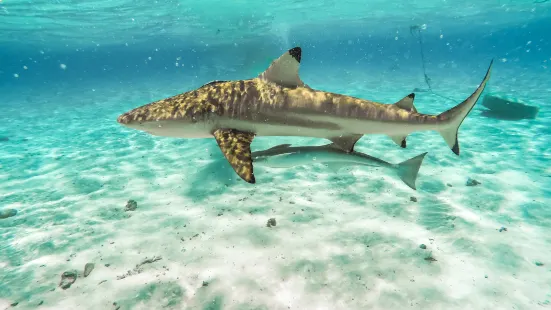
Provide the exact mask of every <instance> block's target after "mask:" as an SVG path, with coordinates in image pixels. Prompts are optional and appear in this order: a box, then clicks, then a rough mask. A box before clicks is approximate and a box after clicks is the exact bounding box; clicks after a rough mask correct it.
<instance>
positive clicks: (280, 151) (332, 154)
mask: <svg viewBox="0 0 551 310" xmlns="http://www.w3.org/2000/svg"><path fill="white" fill-rule="evenodd" d="M426 154H427V153H426V152H425V153H423V154H420V155H417V156H415V157H413V158H410V159H408V160H406V161H404V162H401V163H399V164H391V163H389V162H386V161H384V160H382V159H379V158H376V157H373V156H369V155H367V154H364V153H361V152H356V151H352V152H350V153H348V152H346V151H343V150H341V149H340V148H338V147H337V146H336V145H334V144H333V143H331V144H326V145H321V146H295V147H292V146H291V145H290V144H281V145H278V146H274V147H272V148H270V149H267V150H264V151H257V152H253V153H252V158H253V163H254V164H255V165H261V166H266V167H272V168H289V167H294V166H303V165H309V164H313V163H321V164H325V165H327V166H328V167H330V168H332V169H334V170H339V169H341V168H345V167H350V166H355V165H361V166H371V167H381V168H386V169H389V170H392V171H393V172H394V173H396V174H397V175H398V177H400V179H401V180H402V181H403V182H404V183H405V184H406V185H407V186H409V187H410V188H412V189H414V190H416V187H415V180H416V179H417V173H418V172H419V168H420V167H421V163H422V162H423V159H424V158H425V155H426Z"/></svg>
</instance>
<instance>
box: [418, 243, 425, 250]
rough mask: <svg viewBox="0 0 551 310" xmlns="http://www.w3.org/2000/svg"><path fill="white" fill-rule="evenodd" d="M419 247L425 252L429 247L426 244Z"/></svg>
mask: <svg viewBox="0 0 551 310" xmlns="http://www.w3.org/2000/svg"><path fill="white" fill-rule="evenodd" d="M419 247H420V248H421V249H423V250H425V249H426V248H427V246H426V245H424V244H421V245H420V246H419Z"/></svg>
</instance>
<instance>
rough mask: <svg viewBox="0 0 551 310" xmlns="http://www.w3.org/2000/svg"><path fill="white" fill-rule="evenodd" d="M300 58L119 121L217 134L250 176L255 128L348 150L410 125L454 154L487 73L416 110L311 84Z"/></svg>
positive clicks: (407, 103)
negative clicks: (447, 101) (465, 89)
mask: <svg viewBox="0 0 551 310" xmlns="http://www.w3.org/2000/svg"><path fill="white" fill-rule="evenodd" d="M301 58H302V50H301V48H300V47H294V48H292V49H290V50H288V51H287V52H285V53H284V54H283V55H281V56H280V57H279V58H278V59H276V60H274V61H273V62H272V63H271V64H270V66H269V67H268V68H267V69H266V70H265V71H264V72H262V73H261V74H260V75H258V76H257V77H255V78H251V79H248V80H234V81H212V82H209V83H207V84H205V85H203V86H201V87H199V88H197V89H195V90H190V91H187V92H185V93H181V94H178V95H175V96H172V97H169V98H165V99H161V100H158V101H155V102H152V103H149V104H146V105H144V106H141V107H138V108H136V109H133V110H131V111H129V112H127V113H124V114H122V115H120V116H119V117H118V119H117V121H118V122H119V123H120V124H122V125H124V126H126V127H130V128H133V129H137V130H142V131H146V132H148V133H150V134H152V135H155V136H164V137H175V138H212V137H214V138H215V139H216V142H217V143H218V146H219V147H220V149H221V151H222V153H223V154H224V156H225V157H226V159H227V160H228V162H229V163H230V165H231V166H232V167H233V169H234V171H235V172H236V173H237V174H238V175H239V176H240V177H241V178H242V179H243V180H245V181H246V182H249V183H255V178H254V172H253V162H252V158H251V147H250V144H251V143H252V141H253V138H254V137H255V136H303V137H314V138H326V139H329V140H330V141H332V142H333V143H334V144H335V145H336V146H337V147H339V148H341V149H342V150H344V151H346V152H351V151H353V148H354V145H355V144H356V142H357V141H358V140H359V139H360V138H361V137H362V136H363V135H365V134H386V135H388V136H390V137H391V138H392V140H393V141H394V142H396V143H398V144H399V145H401V146H402V147H405V146H406V143H405V138H406V137H407V135H409V134H410V133H412V132H415V131H426V130H434V131H437V132H439V133H440V134H441V135H442V137H443V138H444V140H445V141H446V143H447V144H448V146H449V147H450V148H451V149H452V151H453V152H454V153H455V154H457V155H459V143H458V139H457V133H458V129H459V126H460V125H461V123H462V122H463V120H464V119H465V117H466V116H467V114H469V112H470V111H471V109H472V108H473V106H474V105H475V103H476V102H477V100H478V98H479V97H480V95H481V93H482V91H483V90H484V88H485V86H486V83H487V82H488V80H489V78H490V71H491V67H492V63H493V60H492V62H491V63H490V67H489V68H488V71H487V72H486V76H485V77H484V79H483V81H482V83H481V84H480V85H479V86H478V88H477V89H476V90H475V92H474V93H473V94H472V95H470V96H469V97H468V98H467V99H465V100H464V101H463V102H461V103H460V104H458V105H456V106H455V107H453V108H451V109H449V110H447V111H445V112H443V113H441V114H439V115H429V114H421V113H418V112H417V110H416V109H415V107H414V106H413V100H414V97H415V95H414V94H413V93H412V94H409V95H407V96H406V97H404V98H403V99H402V100H400V101H398V102H396V103H395V104H384V103H378V102H374V101H370V100H365V99H360V98H355V97H351V96H347V95H342V94H336V93H330V92H325V91H322V90H316V89H313V88H311V87H309V86H308V85H306V84H304V82H303V81H302V80H301V79H300V77H299V73H298V71H299V67H300V61H301Z"/></svg>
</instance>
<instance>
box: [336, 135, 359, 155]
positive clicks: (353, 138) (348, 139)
mask: <svg viewBox="0 0 551 310" xmlns="http://www.w3.org/2000/svg"><path fill="white" fill-rule="evenodd" d="M362 136H363V135H347V136H340V137H334V138H330V139H329V140H330V141H331V142H333V145H334V146H336V147H338V148H339V149H342V150H343V151H345V152H347V153H350V152H352V151H354V145H356V142H358V140H360V139H361V137H362Z"/></svg>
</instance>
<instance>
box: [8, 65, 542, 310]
mask: <svg viewBox="0 0 551 310" xmlns="http://www.w3.org/2000/svg"><path fill="white" fill-rule="evenodd" d="M483 70H484V69H480V70H477V71H476V72H473V74H472V76H469V78H465V76H456V77H455V78H457V80H455V79H454V80H452V78H454V77H452V76H446V77H442V78H441V79H440V80H441V81H442V82H441V83H442V84H441V85H439V88H438V91H439V92H440V93H445V94H446V95H448V96H450V97H453V98H455V99H457V100H458V101H459V100H462V99H463V98H465V97H466V96H468V95H469V94H470V93H471V92H472V91H473V90H474V89H475V88H476V85H477V83H479V82H480V79H481V78H482V76H483V74H484V71H483ZM512 74H513V72H512V71H511V72H508V71H506V70H505V69H503V70H501V71H500V68H499V66H498V67H497V68H496V70H495V73H494V77H493V78H492V81H491V86H490V87H492V89H493V90H494V91H498V92H499V91H501V92H505V93H510V94H512V95H515V96H518V97H522V98H523V99H525V100H528V101H529V100H533V102H535V103H536V104H538V105H541V106H542V108H541V111H540V114H539V115H538V118H537V119H536V120H521V121H514V122H513V121H503V120H496V119H491V118H486V117H483V116H481V115H480V111H481V109H482V108H481V106H480V104H479V105H477V107H476V108H475V109H474V110H473V112H472V113H471V114H470V115H469V117H468V118H467V120H466V121H465V122H464V123H463V125H462V127H461V129H460V133H459V142H460V146H461V156H459V157H457V156H455V155H454V154H453V153H452V152H451V151H450V150H449V149H448V148H447V146H446V144H445V142H444V141H443V139H442V138H441V137H440V136H439V135H438V134H437V133H434V132H426V133H425V132H423V133H415V134H412V135H411V136H410V137H409V138H408V148H407V149H405V150H403V149H400V148H399V147H397V146H396V145H394V144H393V142H392V141H391V140H390V139H389V138H387V137H384V136H375V135H374V136H365V137H364V138H362V139H361V140H360V142H359V143H358V145H357V147H356V150H357V151H362V152H365V153H367V154H370V155H372V156H377V157H380V158H382V159H385V160H387V161H390V162H393V163H397V162H400V161H403V160H405V159H408V158H410V157H412V156H415V155H417V154H420V153H422V152H426V151H428V152H429V153H428V155H427V156H426V158H425V161H424V163H423V166H422V167H421V170H420V174H419V177H418V179H417V189H418V190H417V191H413V190H411V189H410V188H408V187H407V186H405V185H404V184H403V183H402V182H401V181H400V180H399V179H398V178H397V177H395V176H392V175H388V174H387V173H386V172H385V171H383V170H381V169H375V168H369V167H360V166H358V167H350V171H344V172H340V173H334V172H332V171H330V170H328V169H327V168H326V167H324V166H322V165H314V164H313V165H311V166H302V167H296V168H290V169H273V168H263V167H259V168H256V169H255V174H256V178H257V184H255V185H251V184H247V183H245V182H243V181H241V180H240V179H239V178H238V177H236V176H235V174H234V172H233V170H232V169H231V168H230V166H229V165H228V164H227V162H226V161H225V160H224V158H223V156H222V154H221V152H220V151H219V149H218V147H217V145H216V142H215V141H214V139H203V140H178V139H169V138H159V137H153V136H149V135H147V134H145V133H142V132H137V131H131V130H128V129H125V128H123V127H121V126H119V124H117V123H116V117H117V116H118V115H119V114H121V113H123V112H125V111H127V110H129V109H131V108H133V107H136V106H139V105H141V104H145V103H147V102H150V101H152V100H154V99H159V98H161V97H163V96H165V95H173V94H175V93H177V91H176V90H175V89H176V83H174V84H170V83H168V84H165V85H163V86H159V87H157V88H153V87H151V85H149V86H148V87H145V86H143V87H137V86H136V87H133V88H125V87H122V86H118V87H113V86H112V85H111V86H109V85H106V84H101V85H99V84H98V85H95V86H93V87H88V86H82V87H81V88H78V87H68V88H61V89H56V88H52V89H48V90H46V89H43V90H39V91H35V92H31V91H29V92H27V93H26V94H24V95H21V93H17V92H15V91H14V92H11V93H10V92H7V91H6V93H7V96H6V101H5V102H6V103H7V105H6V107H4V108H3V109H2V113H1V114H0V136H1V137H4V138H5V139H2V141H0V208H2V209H1V210H7V209H16V210H17V215H15V216H13V217H9V218H6V219H0V236H1V237H0V239H1V240H2V241H1V242H0V309H4V308H11V307H13V308H14V309H15V308H16V309H121V310H122V309H165V308H166V309H406V308H407V309H539V308H545V307H550V301H549V300H551V269H550V266H551V261H550V260H549V258H550V257H551V228H550V227H551V211H550V209H549V206H550V202H551V190H550V189H549V184H550V181H551V179H550V176H551V170H550V168H549V158H550V156H551V152H550V148H549V135H548V132H549V127H548V126H549V123H550V115H549V113H548V112H547V111H546V106H545V104H547V106H548V104H549V102H544V101H543V99H542V98H538V97H535V98H532V97H530V96H533V95H534V94H542V93H546V92H547V93H549V91H550V90H549V89H544V86H543V82H541V79H539V78H537V77H535V76H534V77H531V76H528V75H526V76H524V77H523V78H522V79H521V78H518V79H517V80H516V81H514V83H513V82H512V80H511V79H509V78H508V77H509V76H512ZM378 78H380V77H378ZM313 79H314V80H315V78H313ZM343 79H344V80H343ZM349 79H350V80H347V78H346V77H345V78H342V77H341V78H340V79H339V80H338V81H329V80H323V81H314V82H313V83H312V82H311V83H312V84H311V86H313V87H316V88H320V89H327V88H330V90H331V91H340V92H346V93H348V94H352V95H357V96H361V97H364V98H368V99H374V100H377V101H383V102H389V103H390V102H394V101H397V100H399V99H400V98H401V97H402V96H404V95H406V94H407V93H408V92H409V91H410V90H411V89H403V90H402V91H401V92H400V93H397V92H396V91H395V89H393V88H396V87H392V85H387V86H379V87H378V88H374V87H370V85H380V81H379V80H376V79H374V80H373V81H369V80H367V79H369V77H366V78H365V79H363V80H361V79H358V77H357V76H356V77H355V78H354V79H352V78H349ZM207 80H209V79H208V78H207V79H205V81H207ZM358 80H361V81H362V82H361V83H360V82H357V81H358ZM377 81H379V82H377ZM538 81H540V84H538ZM417 82H418V80H416V81H414V82H410V83H409V84H408V83H407V81H399V82H396V81H395V80H394V82H393V83H395V84H399V85H414V84H415V83H417ZM338 83H341V84H338ZM522 83H524V84H522ZM339 85H346V86H339ZM457 85H461V86H460V87H458V86H457ZM512 85H514V86H512ZM421 86H423V85H421ZM179 87H180V88H181V85H179ZM92 88H94V90H93V91H92ZM181 91H184V89H181ZM479 103H480V102H479ZM454 104H455V103H453V102H445V101H442V99H441V98H439V97H437V96H434V95H430V94H429V93H418V94H417V97H416V106H417V108H418V109H419V110H420V112H424V113H439V112H441V111H444V110H445V109H447V108H448V107H450V106H452V105H454ZM546 132H547V134H545V133H546ZM325 142H327V141H324V140H321V139H311V138H288V137H278V138H262V137H260V138H256V139H255V141H254V142H253V145H252V147H253V149H254V150H260V149H265V148H268V147H271V146H274V145H277V144H280V143H293V144H302V145H305V144H308V145H317V144H323V143H325ZM546 158H547V159H546ZM469 178H471V179H476V180H477V181H478V182H480V184H479V185H477V186H467V185H466V182H467V180H468V179H469ZM131 199H132V200H134V201H135V202H136V203H137V208H136V209H135V210H133V211H125V206H126V204H127V202H128V201H129V200H131ZM270 218H274V219H275V220H276V223H277V224H276V226H273V227H267V221H268V220H269V219H270ZM502 227H504V228H506V230H503V229H501V228H502ZM422 245H424V246H422ZM87 263H93V264H94V269H93V270H92V271H91V273H90V274H89V275H88V276H87V277H84V266H85V265H86V264H87ZM66 271H69V272H70V273H71V272H76V274H77V278H76V281H75V282H74V283H73V284H72V285H71V286H70V288H68V289H62V288H61V287H59V284H60V280H61V275H62V274H63V273H64V272H66ZM73 274H74V273H73Z"/></svg>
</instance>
